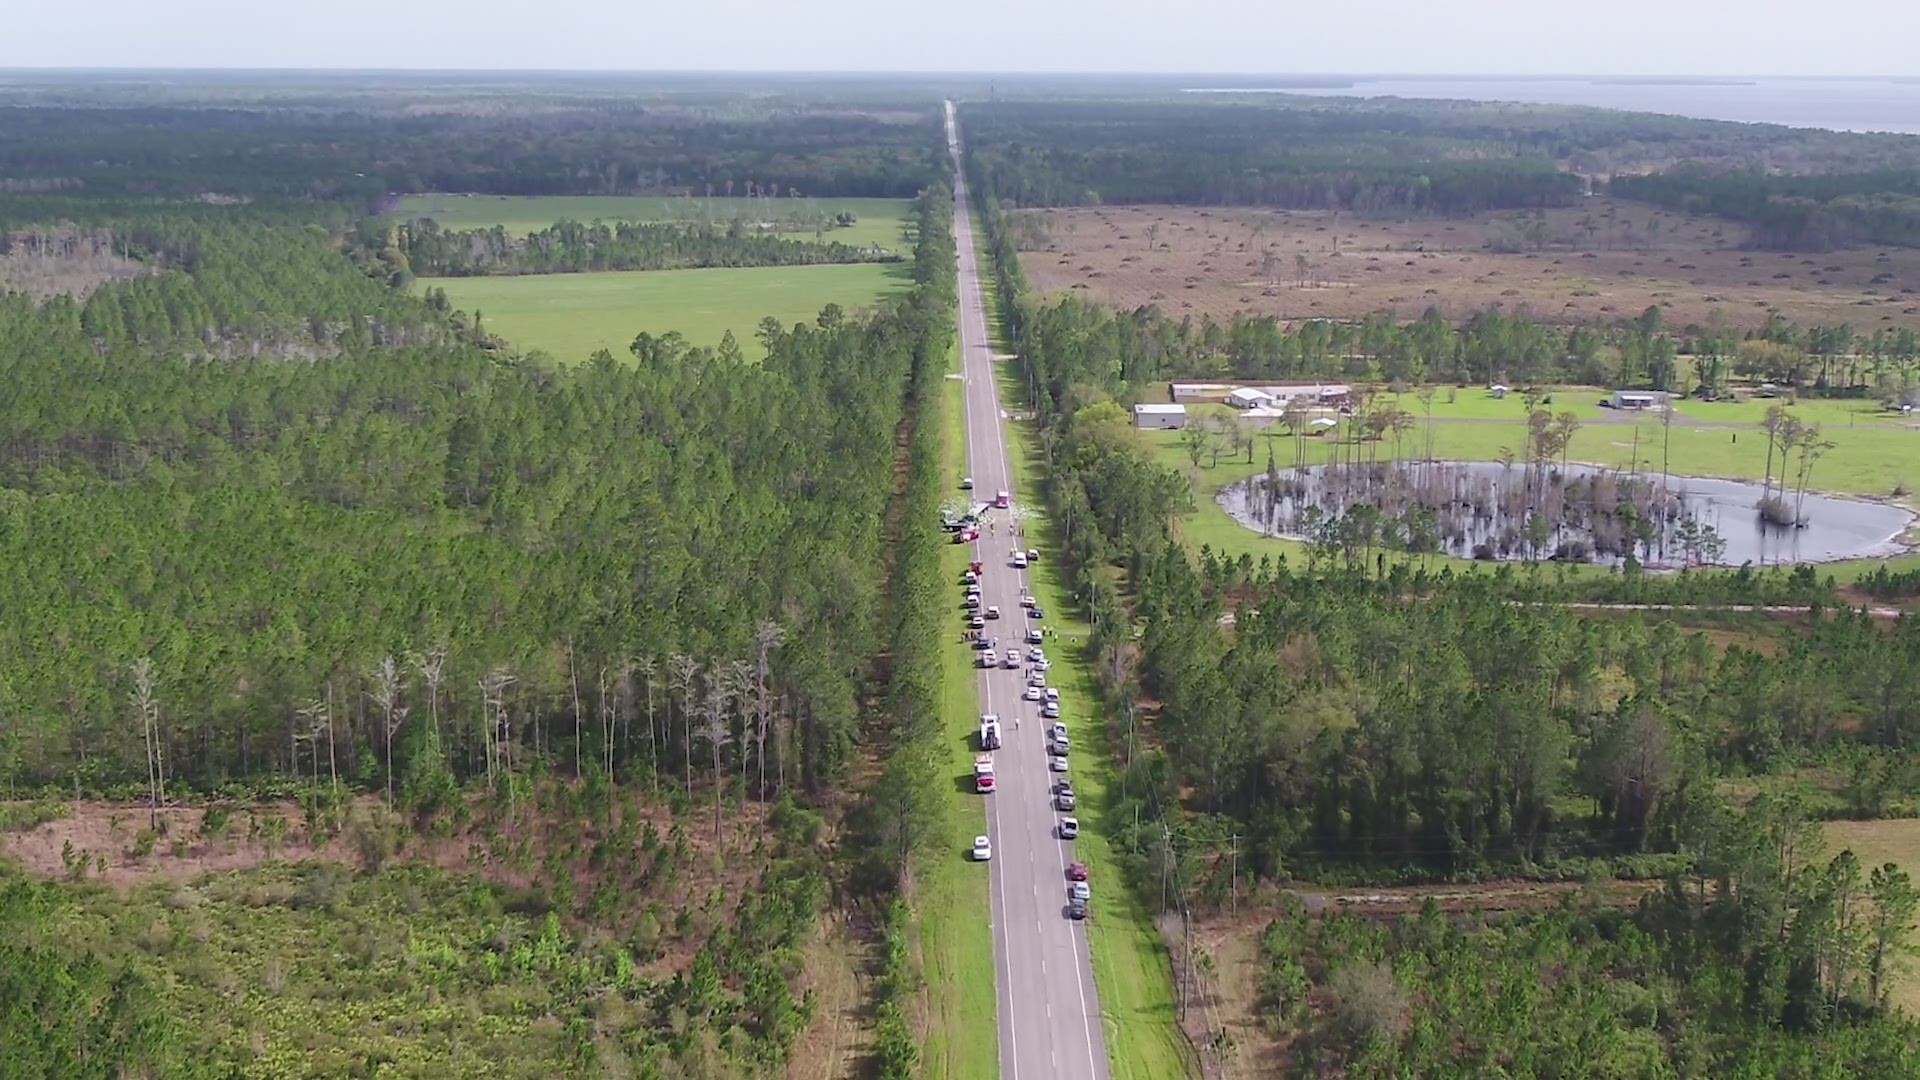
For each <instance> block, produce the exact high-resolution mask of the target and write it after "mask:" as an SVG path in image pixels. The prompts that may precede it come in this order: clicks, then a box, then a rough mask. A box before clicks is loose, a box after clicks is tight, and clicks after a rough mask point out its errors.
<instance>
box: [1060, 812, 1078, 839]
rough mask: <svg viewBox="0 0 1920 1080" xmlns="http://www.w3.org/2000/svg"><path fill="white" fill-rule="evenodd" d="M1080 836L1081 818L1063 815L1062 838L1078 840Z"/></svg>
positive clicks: (1061, 820) (1061, 821)
mask: <svg viewBox="0 0 1920 1080" xmlns="http://www.w3.org/2000/svg"><path fill="white" fill-rule="evenodd" d="M1079 836H1080V819H1079V818H1070V817H1063V818H1061V819H1060V839H1062V840H1076V839H1078V838H1079Z"/></svg>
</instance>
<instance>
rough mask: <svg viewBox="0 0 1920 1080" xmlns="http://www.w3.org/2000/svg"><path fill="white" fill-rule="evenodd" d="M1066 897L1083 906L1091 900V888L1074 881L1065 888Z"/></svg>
mask: <svg viewBox="0 0 1920 1080" xmlns="http://www.w3.org/2000/svg"><path fill="white" fill-rule="evenodd" d="M1067 895H1068V897H1070V898H1071V899H1074V900H1078V901H1080V902H1081V903H1083V904H1084V903H1086V902H1087V901H1089V900H1091V899H1093V886H1091V885H1089V884H1087V883H1086V882H1084V881H1076V882H1074V883H1073V884H1071V885H1069V886H1067Z"/></svg>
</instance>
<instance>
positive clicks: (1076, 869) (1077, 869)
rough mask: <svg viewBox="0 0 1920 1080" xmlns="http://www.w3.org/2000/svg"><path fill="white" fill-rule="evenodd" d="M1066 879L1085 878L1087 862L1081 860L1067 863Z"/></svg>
mask: <svg viewBox="0 0 1920 1080" xmlns="http://www.w3.org/2000/svg"><path fill="white" fill-rule="evenodd" d="M1067 880H1068V881H1085V880H1087V864H1086V863H1083V862H1077V863H1073V864H1071V865H1069V866H1068V867H1067Z"/></svg>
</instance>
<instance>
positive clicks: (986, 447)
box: [947, 102, 1118, 1080]
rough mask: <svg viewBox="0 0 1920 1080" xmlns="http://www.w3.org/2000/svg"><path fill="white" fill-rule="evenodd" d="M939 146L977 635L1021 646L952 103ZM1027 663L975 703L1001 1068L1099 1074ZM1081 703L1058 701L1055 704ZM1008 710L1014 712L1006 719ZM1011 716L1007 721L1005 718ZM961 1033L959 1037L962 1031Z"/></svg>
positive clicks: (1081, 948) (998, 426)
mask: <svg viewBox="0 0 1920 1080" xmlns="http://www.w3.org/2000/svg"><path fill="white" fill-rule="evenodd" d="M947 150H948V152H949V153H951V154H952V155H953V164H954V181H953V182H954V202H953V236H954V240H955V242H956V244H957V246H958V247H959V249H960V251H959V254H960V364H961V371H962V375H963V378H964V379H965V388H964V389H965V400H966V425H967V463H968V467H969V468H970V469H971V475H972V476H973V481H974V489H975V491H977V492H979V493H980V494H979V496H978V497H979V498H980V499H981V500H983V501H991V500H992V498H993V496H994V494H995V493H996V492H1000V491H1007V492H1011V493H1012V495H1013V500H1014V508H1015V511H1016V513H1014V514H993V515H990V517H991V519H993V520H994V522H995V524H994V526H993V530H992V531H988V532H983V533H982V534H981V536H980V540H979V541H978V542H977V543H976V544H975V545H974V550H975V552H976V554H975V555H974V558H976V559H979V560H980V562H981V563H982V564H983V566H984V569H985V573H983V574H982V575H981V582H980V592H981V603H982V605H983V606H997V607H998V608H999V609H1000V618H999V619H997V620H988V622H987V629H986V630H985V631H984V633H986V634H988V635H989V636H995V637H998V638H999V639H1000V646H1001V651H1002V652H1004V651H1005V650H1006V649H1008V648H1017V649H1020V650H1022V651H1023V652H1024V650H1025V649H1026V648H1027V646H1026V644H1025V643H1024V641H1022V640H1021V639H1022V638H1024V637H1025V635H1026V631H1027V627H1028V626H1029V625H1037V622H1036V621H1035V620H1030V619H1028V618H1027V616H1026V612H1025V611H1024V610H1022V608H1021V607H1020V596H1021V594H1022V593H1023V592H1026V591H1027V580H1026V572H1025V571H1021V570H1016V569H1014V568H1013V566H1012V565H1011V564H1010V559H1011V557H1012V554H1013V552H1014V550H1015V548H1016V547H1017V546H1020V545H1025V544H1028V543H1031V541H1027V540H1025V539H1024V538H1023V537H1017V536H1016V535H1013V534H1014V530H1015V529H1017V528H1018V525H1017V524H1016V523H1017V522H1018V520H1019V517H1018V513H1017V511H1018V509H1019V506H1020V501H1019V500H1020V494H1021V493H1020V492H1019V490H1017V489H1016V488H1015V486H1014V481H1013V469H1012V465H1011V459H1010V458H1009V457H1008V447H1007V437H1006V424H1007V420H1006V417H1005V415H1004V414H1003V413H1002V412H1001V409H1000V395H999V392H998V389H997V387H996V385H995V382H994V371H993V351H992V346H991V339H990V338H989V337H988V335H987V311H986V306H985V303H984V301H983V297H982V294H981V291H980V267H979V263H978V260H977V259H976V258H975V255H974V246H973V223H972V221H971V220H970V219H969V217H968V215H967V183H966V180H965V178H964V177H963V176H961V175H960V173H961V169H960V138H959V128H958V126H957V125H956V123H955V121H954V111H953V103H952V102H948V103H947ZM1025 686H1026V665H1025V664H1024V663H1023V664H1022V665H1021V667H1020V668H1019V669H1017V670H1008V669H1005V668H1001V667H993V668H988V669H985V670H982V671H981V672H980V709H981V711H982V712H984V713H996V714H998V715H999V717H1000V724H1001V729H1002V736H1001V748H1000V749H999V750H998V751H996V752H995V753H994V755H993V757H994V762H993V765H994V783H995V786H996V787H997V788H998V790H997V791H996V792H995V793H994V794H992V795H986V796H982V798H984V799H985V800H986V803H987V836H988V838H989V839H990V840H991V841H992V843H993V859H992V861H991V863H989V865H988V869H987V872H988V873H989V874H990V875H991V879H992V880H991V885H990V887H989V891H990V893H991V905H990V906H991V908H992V912H991V917H992V920H993V968H994V980H995V982H996V983H997V984H998V985H997V987H996V1000H997V1004H998V1009H997V1011H998V1013H999V1020H1000V1075H1001V1076H1002V1077H1005V1078H1007V1080H1081V1078H1092V1080H1107V1077H1108V1076H1109V1075H1110V1073H1109V1071H1108V1068H1107V1046H1106V1034H1105V1032H1104V1031H1103V1030H1102V1028H1101V1021H1100V998H1099V995H1098V993H1097V992H1096V991H1095V990H1094V986H1093V963H1092V954H1091V952H1090V951H1089V949H1088V946H1087V935H1086V924H1085V923H1082V922H1075V921H1073V920H1072V919H1070V918H1068V916H1067V899H1068V898H1067V884H1068V883H1067V864H1068V863H1071V862H1073V861H1074V859H1073V843H1072V841H1068V840H1061V839H1060V838H1059V834H1058V832H1057V828H1056V826H1057V823H1058V820H1059V818H1060V817H1062V816H1065V815H1062V814H1058V813H1056V812H1055V811H1054V808H1053V799H1052V793H1051V789H1052V786H1053V777H1054V776H1055V774H1054V773H1051V772H1049V771H1048V770H1047V747H1046V730H1047V723H1048V722H1047V721H1043V720H1041V719H1040V706H1039V703H1037V702H1029V701H1022V700H1021V698H1020V694H1021V691H1022V690H1023V689H1024V688H1025ZM1090 704H1091V703H1090V702H1085V701H1063V702H1061V708H1062V711H1063V712H1069V713H1071V712H1072V711H1073V710H1075V709H1085V708H1087V707H1088V706H1089V705H1090ZM1016 717H1018V718H1019V720H1018V721H1017V722H1016V719H1015V718H1016ZM1016 723H1017V726H1016ZM1092 884H1093V903H1092V905H1091V908H1092V912H1093V917H1095V918H1098V917H1099V912H1100V902H1101V893H1102V890H1103V889H1106V888H1117V887H1118V886H1117V885H1115V884H1114V883H1113V882H1103V881H1096V882H1093V883H1092ZM960 1037H962V1038H964V1037H965V1036H964V1034H963V1035H961V1036H960Z"/></svg>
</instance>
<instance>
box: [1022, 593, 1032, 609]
mask: <svg viewBox="0 0 1920 1080" xmlns="http://www.w3.org/2000/svg"><path fill="white" fill-rule="evenodd" d="M1020 606H1021V607H1032V606H1033V597H1032V595H1030V594H1028V593H1021V594H1020Z"/></svg>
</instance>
